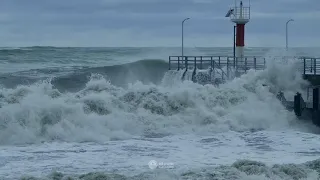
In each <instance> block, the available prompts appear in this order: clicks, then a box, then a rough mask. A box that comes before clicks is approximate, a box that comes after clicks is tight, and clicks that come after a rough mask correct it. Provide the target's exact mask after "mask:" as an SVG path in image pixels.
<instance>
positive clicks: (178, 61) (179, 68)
mask: <svg viewBox="0 0 320 180" xmlns="http://www.w3.org/2000/svg"><path fill="white" fill-rule="evenodd" d="M179 70H180V56H178V71H179Z"/></svg>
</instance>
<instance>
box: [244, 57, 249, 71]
mask: <svg viewBox="0 0 320 180" xmlns="http://www.w3.org/2000/svg"><path fill="white" fill-rule="evenodd" d="M247 60H248V59H247V58H244V66H245V67H244V68H245V69H244V72H245V73H247Z"/></svg>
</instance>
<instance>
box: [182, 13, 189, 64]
mask: <svg viewBox="0 0 320 180" xmlns="http://www.w3.org/2000/svg"><path fill="white" fill-rule="evenodd" d="M189 19H190V18H185V19H184V20H183V21H182V40H181V41H182V42H181V53H182V58H183V57H184V56H183V24H184V22H185V21H187V20H189Z"/></svg>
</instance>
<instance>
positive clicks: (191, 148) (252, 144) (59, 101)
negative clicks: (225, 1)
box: [0, 47, 320, 180]
mask: <svg viewBox="0 0 320 180" xmlns="http://www.w3.org/2000/svg"><path fill="white" fill-rule="evenodd" d="M319 52H320V51H319V49H317V48H295V49H290V50H289V51H285V50H283V49H277V48H247V49H246V50H245V53H246V55H249V56H263V57H266V65H267V67H266V69H265V70H258V71H255V70H250V71H248V72H247V73H246V74H244V75H242V76H240V77H237V78H234V79H230V80H228V81H227V82H226V83H224V84H220V85H219V86H217V85H212V84H201V83H194V82H192V81H191V80H190V79H188V78H187V79H185V80H184V81H182V80H181V75H182V71H176V70H168V67H169V64H168V56H170V55H180V54H181V49H180V48H124V47H123V48H57V47H24V48H1V49H0V179H5V180H7V179H8V180H12V179H25V180H129V179H130V180H180V179H181V180H265V179H273V180H300V179H301V180H302V179H303V180H317V179H320V175H319V173H320V136H319V134H320V130H319V128H317V127H315V126H314V125H313V124H312V123H310V122H309V121H301V120H298V119H297V118H296V116H295V114H294V112H292V111H289V110H287V109H286V108H285V107H284V106H283V104H282V103H281V102H280V101H279V100H278V99H277V97H276V95H275V93H274V92H276V91H283V92H285V94H286V95H287V97H286V98H287V99H292V98H293V95H294V94H295V93H296V92H297V91H299V90H301V88H303V87H304V86H306V84H307V82H305V81H304V80H303V79H302V76H301V71H299V70H298V68H297V67H298V66H299V63H301V62H300V61H299V60H298V59H297V58H295V57H298V56H311V57H317V56H320V54H319ZM185 55H216V56H232V48H186V49H185ZM282 56H286V57H287V56H290V57H291V58H278V57H282ZM265 84H267V86H265Z"/></svg>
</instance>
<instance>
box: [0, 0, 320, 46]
mask: <svg viewBox="0 0 320 180" xmlns="http://www.w3.org/2000/svg"><path fill="white" fill-rule="evenodd" d="M243 3H244V4H245V5H246V3H248V0H244V1H243ZM233 4H234V0H1V1H0V24H1V28H0V46H6V47H8V46H10V47H12V46H14V47H16V46H95V47H97V46H105V47H109V46H112V47H119V46H127V47H128V46H131V47H132V46H144V47H148V46H180V43H181V21H182V20H183V19H184V18H186V17H190V18H191V19H190V20H189V21H187V22H186V23H185V46H189V47H203V46H206V47H208V46H209V47H210V46H213V47H226V46H232V41H233V37H232V33H233V23H232V22H231V21H230V20H229V19H228V18H225V17H224V16H225V14H226V12H227V11H228V9H229V8H230V7H232V5H233ZM290 18H293V19H294V20H295V21H294V22H291V23H290V24H289V44H290V46H296V47H319V43H318V42H319V39H320V35H319V34H320V0H251V21H250V22H249V23H248V24H247V25H246V37H245V43H246V46H249V47H256V46H259V47H261V46H269V47H270V46H271V47H283V46H285V23H286V21H287V20H288V19H290Z"/></svg>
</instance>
